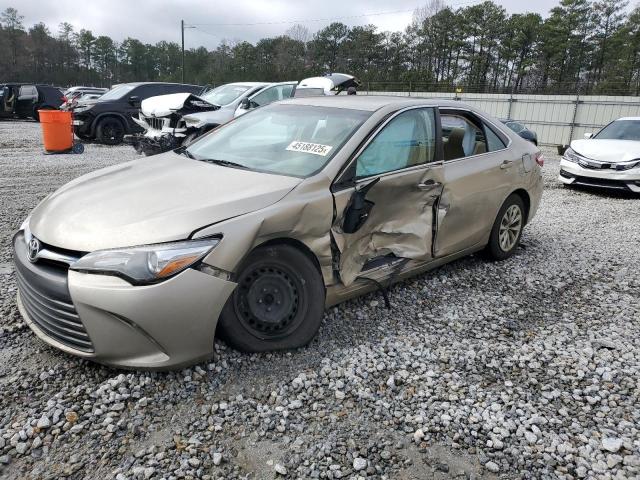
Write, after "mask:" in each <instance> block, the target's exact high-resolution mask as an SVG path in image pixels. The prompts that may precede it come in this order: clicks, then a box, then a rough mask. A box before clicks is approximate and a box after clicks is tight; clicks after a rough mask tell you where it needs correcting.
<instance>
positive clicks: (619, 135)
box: [593, 120, 640, 141]
mask: <svg viewBox="0 0 640 480" xmlns="http://www.w3.org/2000/svg"><path fill="white" fill-rule="evenodd" d="M593 138H597V139H598V140H636V141H637V140H640V120H616V121H615V122H612V123H610V124H609V125H607V126H606V127H604V128H603V129H602V130H600V132H598V134H597V135H596V136H595V137H593Z"/></svg>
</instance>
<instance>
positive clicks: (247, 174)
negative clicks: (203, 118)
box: [13, 96, 543, 369]
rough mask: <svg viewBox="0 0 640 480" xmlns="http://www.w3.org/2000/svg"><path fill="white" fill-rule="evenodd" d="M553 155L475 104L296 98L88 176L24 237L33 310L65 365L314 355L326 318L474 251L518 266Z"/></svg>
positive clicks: (22, 267) (20, 246) (17, 253)
mask: <svg viewBox="0 0 640 480" xmlns="http://www.w3.org/2000/svg"><path fill="white" fill-rule="evenodd" d="M542 163H543V159H542V156H541V154H540V152H539V151H538V149H537V148H536V147H535V146H534V145H533V144H531V143H530V142H526V141H525V140H523V139H521V138H520V137H519V136H518V135H516V134H515V133H513V132H512V131H511V130H509V129H508V128H507V127H505V126H504V125H503V124H501V123H500V122H499V121H498V120H495V119H493V118H490V117H488V116H486V115H485V114H483V113H481V112H479V111H477V110H475V109H473V108H472V107H468V106H466V105H464V104H462V103H460V102H449V101H443V100H429V99H415V98H414V99H407V98H398V97H383V96H371V97H367V96H331V97H326V96H322V97H309V98H300V99H292V100H287V101H284V102H279V103H273V104H271V105H268V106H265V107H262V108H259V109H256V110H253V111H252V112H249V113H247V114H245V115H242V116H241V117H238V118H236V119H235V120H233V121H231V122H229V123H227V124H226V125H224V126H222V127H220V128H219V129H217V130H216V131H214V132H212V133H211V134H209V135H207V136H205V137H202V138H201V139H200V140H198V141H196V142H195V143H193V144H192V145H190V146H189V147H181V148H179V149H177V150H175V151H172V152H167V153H164V154H162V155H159V156H156V157H153V158H143V159H139V160H135V161H132V162H128V163H123V164H121V165H117V166H113V167H109V168H105V169H102V170H98V171H95V172H93V173H90V174H88V175H84V176H82V177H80V178H78V179H76V180H74V181H72V182H70V183H68V184H67V185H65V186H63V187H62V188H60V189H59V190H58V191H56V192H55V193H53V194H51V195H50V196H48V197H47V198H45V199H44V200H43V201H42V202H41V203H40V204H39V205H38V206H37V207H36V208H35V210H34V211H33V212H32V213H31V215H30V216H29V217H28V218H27V219H26V220H25V222H24V224H23V225H22V227H21V228H20V230H19V232H18V233H17V234H16V235H15V237H14V241H13V245H14V257H15V263H16V271H17V280H18V287H19V288H18V291H19V293H18V306H19V308H20V312H21V313H22V315H23V317H24V318H25V320H26V322H27V323H28V325H29V326H30V327H31V328H32V330H33V331H34V332H35V333H36V334H37V335H38V336H39V337H40V338H41V339H42V340H44V341H45V342H46V343H48V344H50V345H53V346H55V347H57V348H59V349H61V350H64V351H65V352H69V353H72V354H74V355H78V356H81V357H84V358H87V359H91V360H95V361H97V362H101V363H105V364H110V365H117V366H121V367H136V368H153V369H165V368H170V367H171V368H173V367H178V366H182V365H185V364H190V363H193V362H197V361H199V360H202V359H206V358H207V357H209V356H211V355H212V352H213V344H214V335H216V333H218V334H220V336H221V337H223V338H224V339H225V340H226V341H227V342H228V343H229V344H230V345H231V346H233V347H235V348H237V349H240V350H243V351H251V352H256V351H267V350H274V349H288V348H295V347H300V346H302V345H305V344H306V343H308V342H309V341H310V340H311V339H312V338H313V337H314V335H315V333H316V331H317V330H318V327H319V326H320V323H321V321H322V317H323V311H324V308H325V307H326V306H329V305H334V304H337V303H339V302H341V301H344V300H346V299H348V298H350V297H353V296H356V295H361V294H363V293H365V292H369V291H372V290H374V289H377V288H383V289H384V288H386V287H387V286H388V285H390V284H391V283H393V282H396V281H399V280H401V279H403V278H406V277H409V276H411V275H415V274H418V273H421V272H425V271H427V270H429V269H432V268H434V267H436V266H439V265H442V264H444V263H446V262H449V261H452V260H454V259H456V258H460V257H462V256H464V255H468V254H470V253H473V252H478V251H481V250H482V251H485V252H486V253H487V256H489V257H491V258H493V259H498V260H503V259H506V258H508V257H509V256H510V255H512V254H513V253H514V252H515V251H516V249H517V247H518V243H519V241H520V237H521V235H522V231H523V228H524V226H525V225H526V224H527V223H528V222H530V221H531V219H532V218H533V216H534V215H535V213H536V210H537V208H538V204H539V202H540V197H541V194H542V184H543V183H542V178H541V169H540V167H541V165H542Z"/></svg>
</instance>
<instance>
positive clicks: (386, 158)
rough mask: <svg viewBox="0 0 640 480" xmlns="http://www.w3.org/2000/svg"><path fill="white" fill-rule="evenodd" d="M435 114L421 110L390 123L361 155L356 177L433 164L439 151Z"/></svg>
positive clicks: (409, 112) (415, 110)
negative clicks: (437, 150) (437, 147)
mask: <svg viewBox="0 0 640 480" xmlns="http://www.w3.org/2000/svg"><path fill="white" fill-rule="evenodd" d="M435 147H436V136H435V113H434V110H433V109H432V108H421V109H414V110H409V111H406V112H404V113H401V114H400V115H398V116H397V117H395V118H394V119H393V120H391V121H390V122H389V123H388V124H387V125H386V126H385V127H384V128H383V129H382V131H380V133H378V134H377V135H376V137H375V138H374V139H373V140H372V141H371V143H369V145H367V147H366V148H365V149H364V151H363V152H362V153H361V154H360V155H359V156H358V159H357V163H356V177H358V178H362V177H368V176H371V175H377V174H380V173H386V172H393V171H395V170H400V169H402V168H406V167H411V166H414V165H421V164H424V163H428V162H432V161H433V160H434V156H435V150H436V148H435Z"/></svg>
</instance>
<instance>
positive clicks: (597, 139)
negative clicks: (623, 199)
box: [559, 117, 640, 193]
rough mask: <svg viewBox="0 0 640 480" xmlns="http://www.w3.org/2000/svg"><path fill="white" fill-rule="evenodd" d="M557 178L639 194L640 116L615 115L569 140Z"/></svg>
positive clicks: (569, 182) (572, 183)
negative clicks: (596, 129)
mask: <svg viewBox="0 0 640 480" xmlns="http://www.w3.org/2000/svg"><path fill="white" fill-rule="evenodd" d="M559 179H560V181H561V182H562V183H564V184H565V185H586V186H592V187H604V188H615V189H619V190H626V191H631V192H636V193H640V117H625V118H619V119H618V120H614V121H613V122H611V123H610V124H609V125H607V126H606V127H604V128H603V129H602V130H600V131H599V132H598V133H597V134H595V135H592V134H590V133H587V134H586V135H585V139H584V140H574V141H573V142H571V146H570V147H569V148H568V149H567V151H566V152H565V153H564V155H563V157H562V160H561V161H560V176H559Z"/></svg>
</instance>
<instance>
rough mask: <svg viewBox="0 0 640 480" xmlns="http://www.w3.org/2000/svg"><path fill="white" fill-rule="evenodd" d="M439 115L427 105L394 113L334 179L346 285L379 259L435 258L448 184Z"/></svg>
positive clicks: (337, 238) (335, 228) (337, 240)
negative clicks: (440, 209) (441, 200)
mask: <svg viewBox="0 0 640 480" xmlns="http://www.w3.org/2000/svg"><path fill="white" fill-rule="evenodd" d="M437 118H438V117H437V115H436V112H435V109H433V108H425V107H420V108H411V109H407V110H403V111H401V112H400V113H398V114H396V115H394V116H393V117H391V118H390V119H389V120H387V121H386V122H385V123H384V124H383V125H382V126H381V127H380V128H379V129H378V130H377V132H376V133H375V134H374V136H373V137H372V139H371V140H370V141H369V142H368V143H367V144H365V145H364V146H363V147H362V148H361V150H360V151H359V152H358V153H357V154H356V156H355V159H354V160H352V161H351V163H350V165H349V167H348V168H347V169H346V170H345V172H344V173H343V174H342V176H341V177H340V178H339V179H338V181H337V182H336V183H334V186H333V194H334V201H335V207H336V217H335V220H334V223H333V226H332V229H331V231H332V236H333V239H334V241H335V244H336V246H337V247H338V250H339V262H338V270H339V273H340V279H341V281H342V283H343V284H344V285H347V286H348V285H350V284H351V283H353V282H354V281H355V280H356V279H357V278H358V277H359V276H361V275H363V274H364V273H365V272H366V271H367V270H368V269H369V268H372V266H375V265H383V264H385V263H389V262H394V261H397V260H398V259H411V260H418V261H422V260H428V259H430V258H432V256H433V233H434V225H435V224H434V221H435V218H436V214H435V212H436V209H437V206H438V199H439V198H440V195H441V193H442V188H443V183H442V182H443V168H442V161H441V160H440V158H441V154H440V153H439V152H440V150H441V146H440V142H439V140H438V136H437V135H436V132H437V131H439V126H438V125H437ZM354 183H355V186H354ZM354 219H355V220H354Z"/></svg>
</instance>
